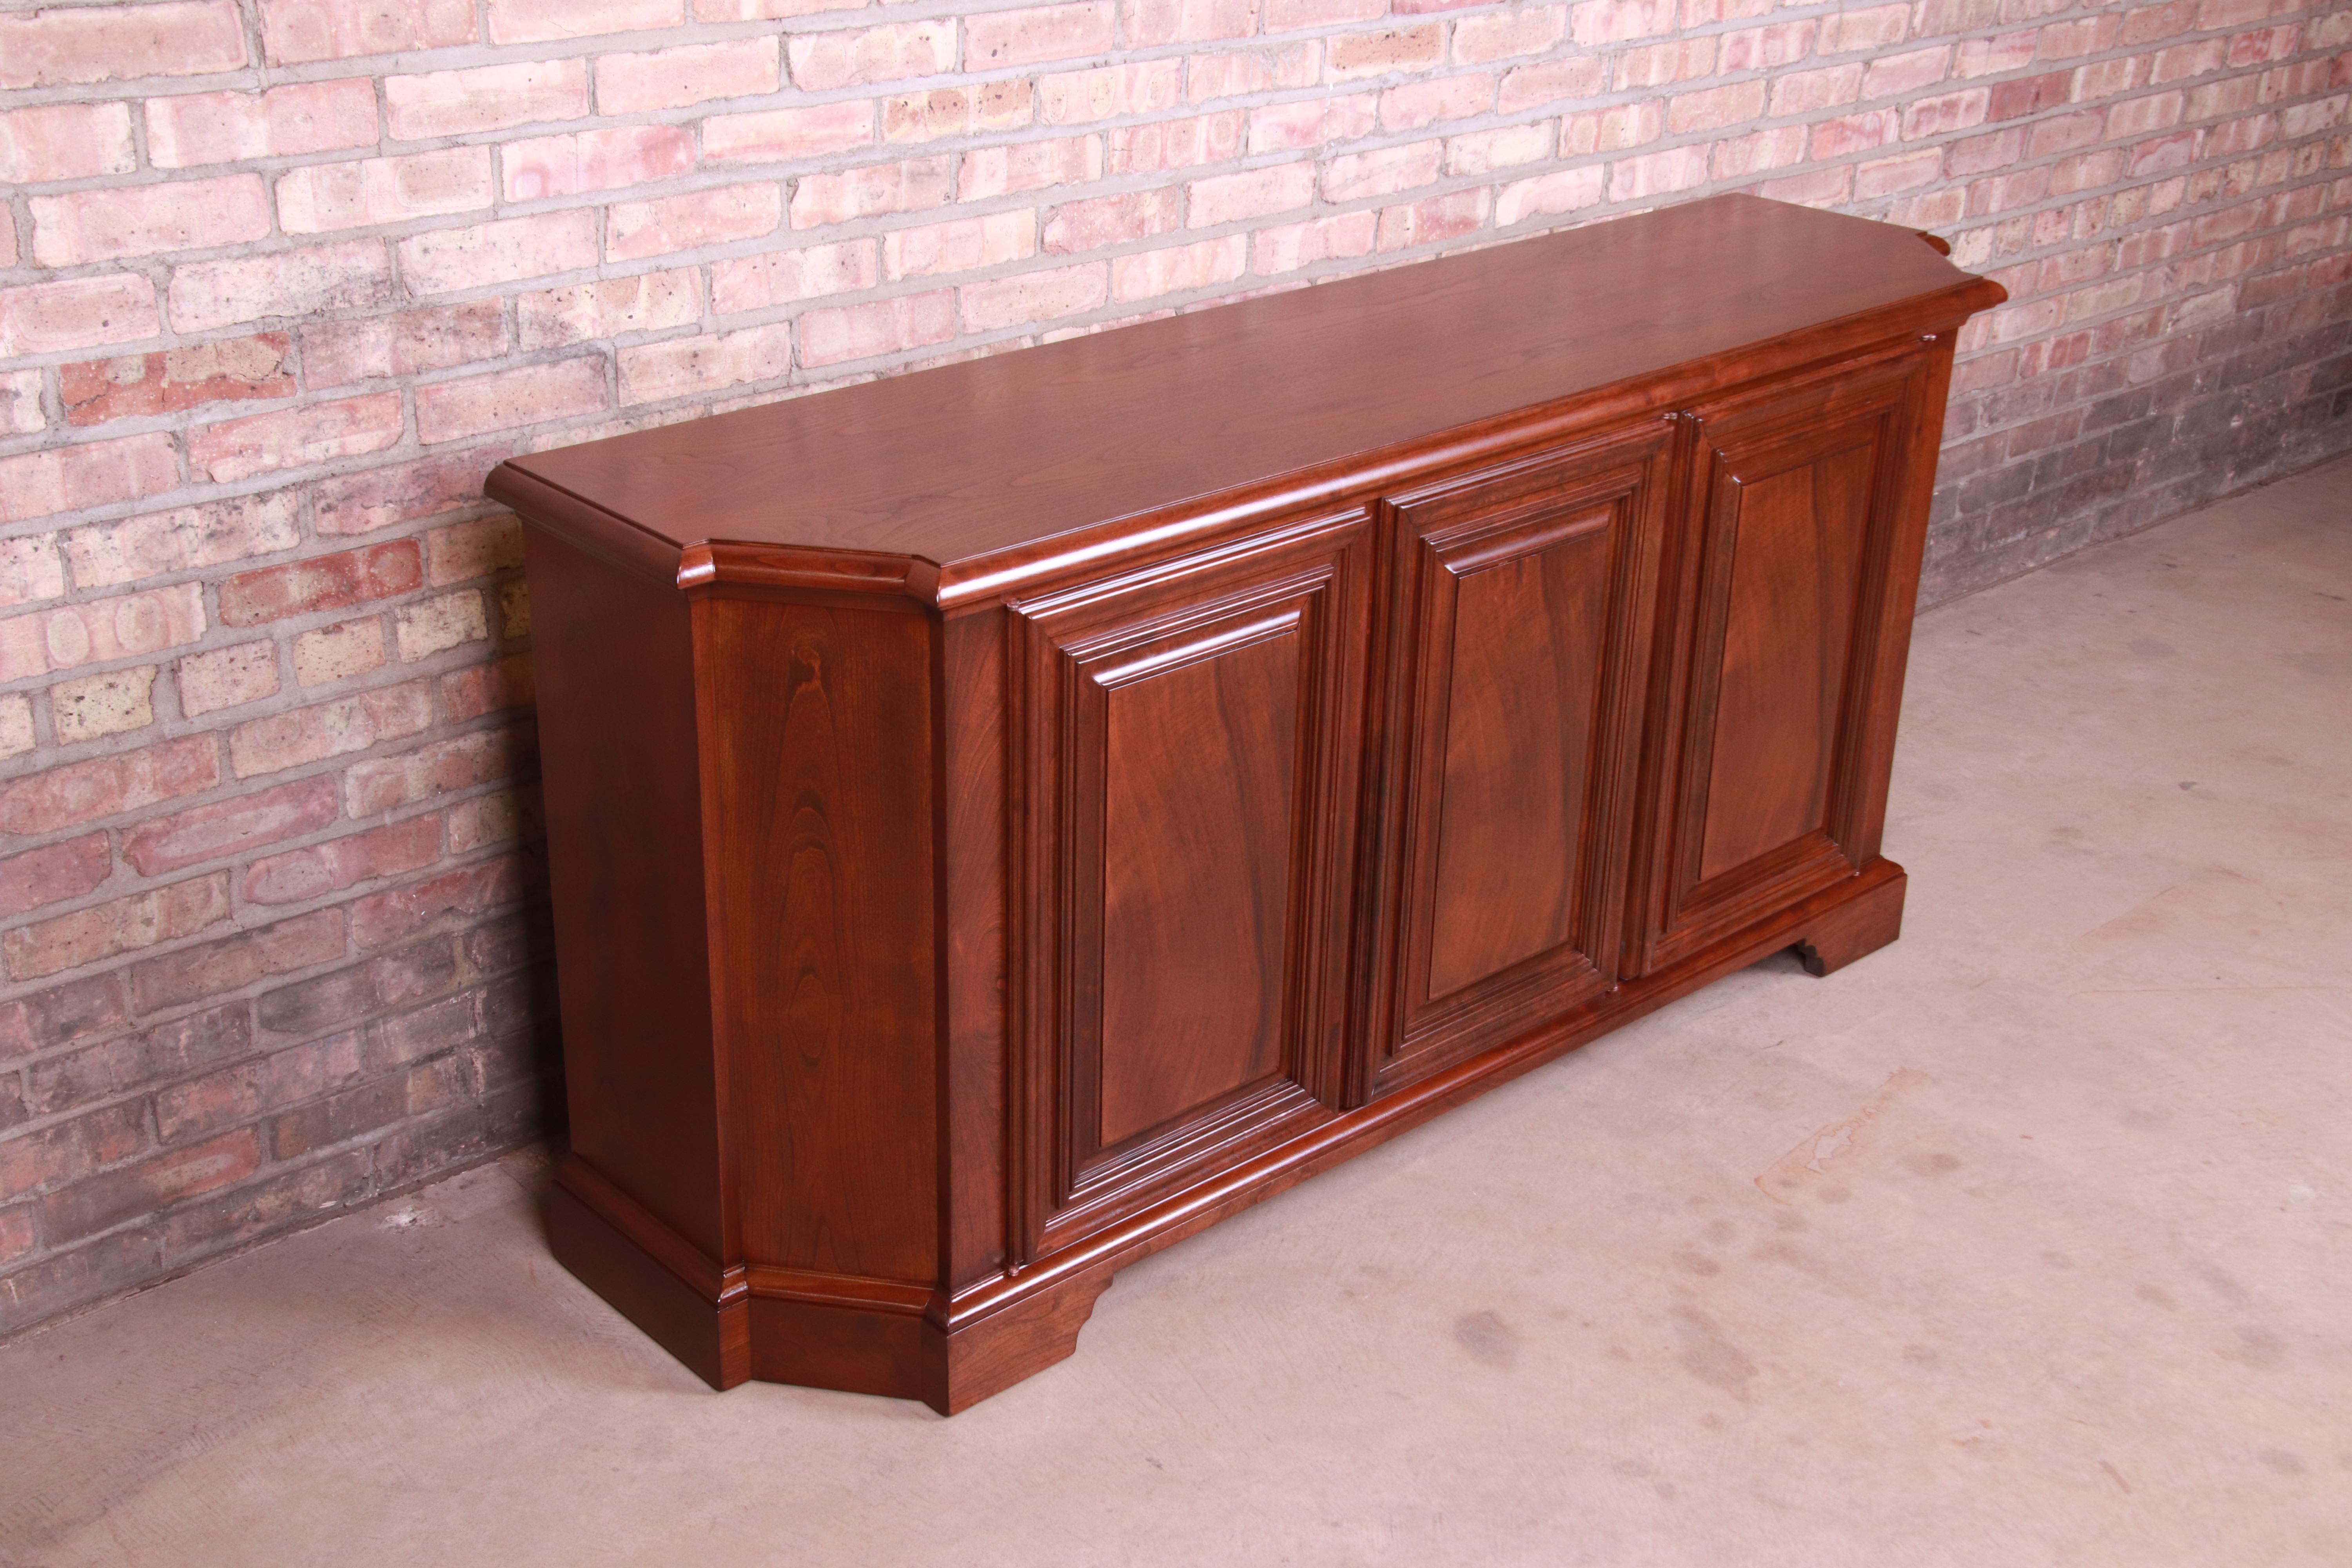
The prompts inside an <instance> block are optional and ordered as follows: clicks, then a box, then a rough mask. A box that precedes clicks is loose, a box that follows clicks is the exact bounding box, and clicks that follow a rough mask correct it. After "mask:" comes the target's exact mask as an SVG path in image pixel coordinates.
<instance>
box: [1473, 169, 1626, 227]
mask: <svg viewBox="0 0 2352 1568" xmlns="http://www.w3.org/2000/svg"><path fill="white" fill-rule="evenodd" d="M1602 195H1603V187H1602V172H1601V170H1600V169H1599V168H1597V167H1587V168H1582V169H1562V170H1560V171H1559V173H1557V174H1538V175H1537V176H1536V177H1535V178H1534V179H1531V180H1520V181H1517V182H1515V183H1514V184H1507V185H1505V186H1504V187H1503V188H1502V189H1501V190H1500V191H1498V192H1496V195H1495V226H1496V228H1507V227H1509V226H1511V225H1513V224H1516V223H1520V222H1523V221H1524V220H1526V219H1528V218H1530V217H1537V216H1549V215H1552V214H1557V213H1567V212H1575V211H1577V210H1578V209H1579V208H1581V207H1588V206H1591V205H1593V204H1594V203H1595V202H1598V201H1600V200H1601V196H1602Z"/></svg>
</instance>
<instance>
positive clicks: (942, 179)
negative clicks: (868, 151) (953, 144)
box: [792, 149, 986, 228]
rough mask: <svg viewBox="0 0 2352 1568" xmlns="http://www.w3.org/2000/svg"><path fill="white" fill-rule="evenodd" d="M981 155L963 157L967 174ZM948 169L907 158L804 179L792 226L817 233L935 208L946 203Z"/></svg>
mask: <svg viewBox="0 0 2352 1568" xmlns="http://www.w3.org/2000/svg"><path fill="white" fill-rule="evenodd" d="M984 151H986V149H979V150H975V151H974V152H972V153H967V154H965V157H966V159H967V165H966V167H967V171H969V168H970V163H969V160H971V159H973V158H977V157H979V156H980V153H982V152H984ZM951 167H952V163H951V161H950V159H947V158H910V159H908V160H907V161H905V162H903V163H868V164H866V165H865V166H864V167H862V168H856V169H845V170H843V171H842V172H840V173H839V174H803V175H802V176H801V178H800V179H799V181H798V182H797V183H796V184H794V185H793V206H792V216H793V227H794V228H815V227H819V226H823V225H825V224H835V223H847V222H849V221H851V220H852V219H855V218H861V217H872V216H877V215H878V214H882V213H903V212H918V211H920V210H921V209H923V208H925V207H935V206H938V205H941V204H942V203H944V202H945V201H946V200H947V199H948V181H949V179H950V170H951ZM967 199H969V193H967Z"/></svg>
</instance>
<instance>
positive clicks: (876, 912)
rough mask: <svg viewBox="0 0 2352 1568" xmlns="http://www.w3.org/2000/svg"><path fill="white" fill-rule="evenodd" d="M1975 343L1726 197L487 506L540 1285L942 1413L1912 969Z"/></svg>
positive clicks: (515, 489)
mask: <svg viewBox="0 0 2352 1568" xmlns="http://www.w3.org/2000/svg"><path fill="white" fill-rule="evenodd" d="M2000 297H2001V296H2000V290H1999V289H1998V288H1997V287H1995V286H1993V285H1991V284H1990V283H1986V282H1984V281H1983V280H1981V279H1969V278H1968V277H1967V276H1966V275H1965V274H1962V273H1959V272H1958V271H1956V270H1954V269H1952V268H1950V267H1948V265H1947V264H1945V263H1944V262H1942V261H1941V260H1940V259H1938V258H1937V257H1936V255H1935V253H1934V251H1933V250H1932V249H1931V248H1930V247H1927V246H1923V245H1920V244H1919V243H1918V239H1917V237H1916V236H1915V235H1912V234H1910V233H1908V232H1906V231H1899V230H1890V229H1885V228H1884V227H1882V226H1874V225H1870V224H1865V223H1862V222H1860V221H1859V220H1853V219H1846V218H1840V217H1833V216H1830V215H1823V214H1812V213H1805V212H1802V211H1801V210H1800V209H1794V208H1788V207H1783V206H1781V205H1778V204H1774V203H1768V202H1759V201H1756V200H1753V199H1749V198H1727V199H1719V200H1715V201H1709V202H1703V203H1694V204H1690V205H1687V206H1685V207H1682V208H1675V209H1670V210H1667V211H1664V212H1659V213H1654V214H1650V215H1645V216H1642V217H1639V218H1634V219H1628V220H1624V221H1622V222H1621V223H1616V224H1611V225H1606V226H1600V227H1596V228H1594V229H1591V230H1585V231H1580V232H1578V233H1576V234H1571V235H1567V236H1561V237H1553V238H1549V239H1544V240H1539V241H1531V242H1528V243H1525V244H1520V245H1512V246H1506V247H1496V248H1493V249H1489V250H1486V251H1482V252H1479V253H1476V254H1475V255H1468V256H1464V257H1460V258H1453V259H1451V260H1448V261H1445V262H1442V263H1434V264H1429V265H1425V266H1421V267H1413V268H1398V269H1395V270H1393V271H1391V272H1384V273H1381V274H1378V275H1376V276H1373V277H1370V278H1366V279H1356V280H1352V281H1349V282H1347V283H1343V284H1339V285H1335V286H1332V287H1329V288H1318V289H1309V290H1303V291H1299V292H1297V293H1292V294H1286V295H1283V296H1280V297H1278V298H1273V299H1267V300H1257V301H1253V302H1250V303H1248V304H1245V305H1242V306H1237V307H1234V308H1232V309H1229V310H1209V311H1201V312H1197V313H1194V314H1192V315H1188V316H1185V317H1181V318H1177V319H1175V320H1172V321H1163V322H1159V323H1154V324H1152V325H1150V326H1148V327H1144V328H1139V329H1134V330H1130V331H1118V332H1106V333H1102V334H1098V335H1097V336H1095V337H1091V338H1088V339H1085V340H1080V341H1076V342H1070V343H1065V344H1060V345H1055V347H1053V348H1050V349H1045V350H1039V351H1034V352H1029V353H1015V354H1009V355H1003V356H998V357H996V358H993V359H991V360H989V361H986V362H984V363H972V364H968V365H963V366H959V367H955V368H954V369H952V370H951V371H943V372H939V373H926V374H921V375H912V376H906V377H901V378H898V379H896V380H894V381H890V382H884V383H877V384H871V385H867V386H863V387H859V388H856V389H852V390H851V391H848V392H844V393H835V394H828V395H823V396H817V397H809V398H803V399H798V400H794V401H793V402H792V403H789V404H787V405H779V406H777V407H773V408H766V409H757V410H748V411H745V412H744V413H743V414H741V415H736V416H725V417H723V418H721V419H716V420H707V421H698V422H695V423H693V424H690V425H686V426H674V427H670V428H668V429H666V430H661V431H652V432H646V433H644V434H642V435H640V436H633V437H622V438H619V439H616V440H614V441H611V442H600V443H591V444H589V445H587V446H584V447H576V448H572V449H570V450H568V451H566V452H562V453H551V454H540V455H536V456H534V457H532V458H526V459H520V460H519V465H520V466H507V467H503V468H501V469H500V470H499V474H498V475H496V476H494V478H493V480H492V483H491V487H490V488H491V489H492V490H493V492H494V493H495V494H497V495H499V497H500V498H501V499H504V500H509V502H510V504H512V505H514V506H515V507H516V508H517V509H518V510H520V512H521V513H522V514H523V516H524V517H525V520H526V523H527V534H528V537H529V539H530V563H529V565H530V574H531V584H532V592H533V595H534V598H535V600H536V610H537V615H538V616H539V620H540V637H539V640H538V647H537V650H536V657H537V658H538V661H539V665H540V688H541V723H542V732H543V734H544V735H545V736H546V737H547V763H548V801H549V821H550V834H551V863H552V865H553V867H554V868H555V893H556V899H557V902H558V919H557V942H558V950H559V962H560V969H561V976H562V1003H563V1008H564V1025H565V1050H566V1057H567V1062H568V1065H569V1071H570V1074H571V1081H572V1102H573V1112H574V1137H575V1142H576V1145H577V1147H576V1151H575V1154H574V1157H573V1158H572V1159H571V1160H569V1161H567V1162H566V1163H565V1164H564V1165H563V1166H562V1171H561V1173H560V1174H559V1177H558V1189H559V1190H558V1194H557V1195H556V1197H555V1198H553V1199H551V1205H550V1209H549V1226H550V1240H551V1246H552V1247H553V1248H554V1250H555V1252H556V1255H557V1257H558V1258H560V1259H562V1261H563V1262H564V1264H565V1265H566V1267H568V1268H572V1270H573V1271H574V1272H575V1273H577V1274H578V1275H579V1276H580V1277H581V1278H583V1279H586V1280H587V1281H589V1283H590V1284H591V1285H593V1287H594V1288H595V1289H597V1290H598V1291H599V1292H601V1293H602V1294H604V1296H605V1298H606V1299H607V1300H611V1301H612V1302H613V1303H614V1305H616V1306H617V1307H619V1308H620V1309H621V1310H623V1311H624V1312H625V1313H627V1314H628V1316H629V1317H630V1318H631V1319H632V1321H635V1322H637V1323H638V1324H639V1325H640V1326H641V1327H643V1328H645V1329H646V1331H647V1332H648V1333H650V1334H652V1335H653V1336H654V1337H655V1338H656V1340H657V1341H659V1342H661V1343H662V1344H664V1345H665V1346H667V1347H668V1348H669V1349H670V1350H671V1351H672V1352H674V1353H676V1354H677V1355H678V1356H679V1357H680V1358H681V1359H682V1360H684V1361H686V1362H687V1363H688V1364H689V1365H691V1366H693V1367H694V1368H695V1369H696V1370H697V1371H698V1373H701V1374H702V1375H703V1376H704V1377H706V1378H708V1379H709V1380H710V1381H712V1382H713V1383H714V1384H719V1385H721V1386H724V1385H726V1384H731V1383H734V1382H738V1381H740V1380H741V1379H743V1378H745V1377H758V1378H764V1379H772V1380H777V1381H785V1382H793V1383H804V1384H814V1385H817V1386H822V1387H829V1388H837V1389H848V1390H857V1391H864V1392H868V1393H877V1394H892V1395H897V1396H900V1397H908V1398H919V1399H922V1400H924V1401H926V1402H927V1403H929V1405H931V1406H932V1408H934V1409H937V1410H940V1411H941V1412H943V1413H945V1412H952V1411H955V1410H960V1409H962V1408H965V1407H967V1406H968V1405H971V1403H972V1402H973V1401H975V1400H977V1399H981V1398H984V1397H987V1396H988V1395H990V1394H993V1393H995V1392H997V1391H999V1390H1001V1389H1003V1388H1004V1387H1007V1386H1009V1385H1010V1384H1013V1382H1016V1381H1018V1380H1019V1379H1021V1378H1023V1377H1025V1376H1028V1375H1030V1374H1032V1373H1035V1372H1037V1371H1039V1370H1040V1369H1042V1368H1044V1367H1045V1366H1048V1365H1050V1364H1052V1363H1054V1362H1055V1361H1057V1360H1059V1359H1061V1358H1062V1357H1064V1356H1066V1355H1067V1354H1069V1353H1070V1351H1071V1349H1072V1347H1073V1345H1074V1344H1075V1342H1076V1336H1077V1333H1078V1331H1079V1329H1080V1327H1081V1326H1082V1325H1083V1324H1084V1323H1085V1321H1086V1320H1087V1314H1088V1312H1089V1311H1090V1310H1092V1307H1093V1304H1094V1301H1095V1300H1096V1298H1097V1296H1098V1295H1099V1294H1100V1292H1101V1291H1102V1289H1104V1288H1105V1287H1106V1286H1107V1285H1108V1283H1109V1282H1110V1280H1111V1279H1112V1277H1113V1275H1114V1274H1115V1273H1116V1271H1117V1270H1118V1268H1122V1267H1124V1266H1125V1265H1126V1264H1128V1263H1129V1262H1132V1261H1134V1260H1135V1259H1137V1258H1141V1257H1144V1256H1146V1255H1148V1254H1149V1253H1150V1252H1152V1251H1155V1250H1157V1249H1158V1248H1160V1247H1165V1246H1168V1245H1170V1244H1171V1243H1173V1242H1175V1241H1177V1240H1179V1239H1181V1238H1182V1237H1185V1236H1189V1235H1191V1234H1193V1233H1194V1232H1196V1231H1198V1230H1199V1229H1201V1228H1202V1227H1203V1226H1207V1225H1211V1224H1213V1223H1214V1222H1215V1221H1216V1220H1218V1219H1220V1218H1222V1217H1223V1216H1225V1215H1230V1214H1232V1213H1234V1212H1236V1211H1237V1210H1239V1209H1241V1208H1243V1207H1245V1206H1247V1205H1250V1204H1253V1203H1255V1202H1258V1201H1261V1200H1262V1199H1264V1198H1265V1197H1266V1196H1268V1195H1270V1194H1274V1193H1276V1192H1279V1191H1281V1190H1283V1189H1285V1188H1286V1187H1287V1186H1289V1185H1291V1184H1295V1183H1297V1182H1298V1181H1301V1180H1304V1179H1306V1178H1307V1176H1310V1175H1312V1174H1314V1173H1316V1172H1318V1171H1320V1170H1323V1169H1326V1168H1328V1166H1330V1165H1332V1164H1334V1163H1337V1162H1339V1161H1340V1160H1344V1159H1346V1158H1349V1157H1350V1156H1351V1155H1353V1154H1354V1153H1356V1152H1360V1151H1361V1150H1363V1149H1365V1148H1368V1147H1370V1146H1371V1145H1372V1144H1373V1143H1376V1142H1380V1141H1381V1140H1382V1139H1385V1138H1389V1137H1392V1136H1394V1135H1396V1134H1397V1133H1398V1132H1400V1131H1403V1130H1405V1129H1406V1128H1409V1127H1411V1126H1413V1125H1415V1124H1417V1123H1418V1122H1419V1121H1423V1120H1426V1119H1427V1118H1428V1117H1430V1116H1433V1115H1434V1114H1437V1113H1438V1112H1440V1111H1442V1110H1444V1109H1445V1108H1447V1107H1448V1106H1451V1105H1453V1104H1455V1103H1458V1102H1459V1101H1461V1100H1464V1099H1466V1098H1468V1097H1469V1096H1471V1095H1474V1094H1476V1093H1478V1092H1481V1091H1482V1090H1484V1089H1486V1088H1488V1087H1491V1086H1492V1085H1494V1084H1496V1083H1499V1082H1502V1081H1504V1080H1505V1079H1508V1078H1510V1077H1511V1076H1513V1075H1515V1074H1517V1073H1518V1072H1521V1071H1525V1070H1527V1069H1528V1068H1530V1067H1532V1066H1534V1065H1536V1064H1537V1063H1538V1062H1541V1061H1543V1060H1547V1059H1549V1058H1551V1057H1553V1056H1556V1055H1558V1054H1559V1052H1561V1051H1563V1050H1566V1049H1569V1048H1570V1047H1573V1046H1575V1045H1578V1044H1580V1043H1581V1042H1583V1041H1585V1040H1588V1039H1591V1038H1593V1037H1596V1036H1598V1035H1600V1034H1601V1033H1604V1032H1606V1031H1607V1030H1609V1029H1612V1028H1614V1027H1617V1026H1621V1025H1622V1024H1624V1023H1625V1022H1627V1021H1629V1020H1631V1019H1633V1018H1635V1017H1639V1016H1643V1014H1645V1013H1647V1012H1649V1011H1650V1010H1652V1009H1653V1008H1655V1007H1657V1006H1660V1005H1664V1003H1665V1002H1667V1001H1670V1000H1672V999H1673V998H1674V997H1675V996H1679V995H1683V994H1687V993H1688V992H1690V991H1691V990H1693V989H1695V988H1696V987H1697V986H1700V985H1702V984H1706V983H1707V982H1708V981H1710V980H1712V979H1714V978H1716V977H1717V976H1719V975H1721V974H1724V973H1727V972H1728V971H1729V970H1731V969H1733V968H1736V967H1738V965H1740V964H1743V963H1750V962H1752V961H1754V960H1755V959H1756V958H1758V957H1760V956H1762V955H1763V954H1765V953H1767V952H1772V951H1774V950H1775V949H1778V948H1781V947H1786V946H1789V945H1791V944H1794V945H1795V946H1796V947H1797V948H1798V949H1799V951H1800V952H1801V954H1802V955H1803V956H1804V959H1805V962H1806V963H1807V964H1808V965H1809V966H1811V967H1812V968H1813V969H1814V970H1815V972H1816V973H1827V972H1829V971H1832V970H1834V969H1836V968H1838V967H1839V966H1841V965H1843V964H1846V963H1853V962H1854V961H1855V960H1856V959H1858V958H1860V957H1861V956H1863V955H1864V954H1865V953H1867V952H1871V951H1874V949H1875V948H1877V947H1879V946H1881V945H1884V944H1885V942H1889V941H1892V940H1894V938H1895V934H1896V933H1897V931H1899V929H1900V925H1901V919H1902V911H1903V902H1904V893H1905V880H1904V877H1903V873H1902V871H1901V869H1900V868H1898V867H1895V865H1893V864H1892V863H1891V862H1889V861H1887V860H1885V858H1882V857H1881V856H1880V853H1879V838H1880V836H1881V832H1882V828H1883V824H1884V820H1885V785H1886V778H1887V773H1888V771H1889V768H1890V767H1891V763H1892V758H1893V750H1894V743H1895V719H1896V710H1897V708H1898V705H1899V700H1900V693H1901V684H1902V674H1903V659H1904V654H1905V650H1906V647H1907V637H1908V631H1909V624H1910V616H1911V611H1912V605H1913V600H1914V597H1915V595H1916V587H1917V582H1918V568H1919V557H1920V552H1921V550H1922V547H1923V543H1924V532H1925V526H1926V517H1927V505H1928V499H1929V495H1930V493H1931V488H1932V483H1933V470H1934V463H1935V450H1936V437H1937V429H1938V426H1939V423H1940V419H1941V415H1942V407H1943V400H1944V397H1945V394H1946V390H1947V388H1948V380H1949V374H1950V364H1951V353H1952V341H1953V332H1954V330H1955V329H1956V328H1957V326H1958V323H1959V322H1960V321H1962V320H1963V319H1964V318H1965V316H1966V315H1967V314H1969V312H1970V311H1972V310H1976V309H1979V308H1981V307H1982V306H1983V305H1984V304H1987V303H1990V302H1991V301H1993V300H1998V299H1999V298H2000ZM527 470H528V471H527Z"/></svg>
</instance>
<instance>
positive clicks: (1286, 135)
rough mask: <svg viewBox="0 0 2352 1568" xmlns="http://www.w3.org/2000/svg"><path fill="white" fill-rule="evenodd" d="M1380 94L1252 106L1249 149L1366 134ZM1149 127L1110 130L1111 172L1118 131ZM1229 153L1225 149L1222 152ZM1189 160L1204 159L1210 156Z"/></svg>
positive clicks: (1278, 149)
mask: <svg viewBox="0 0 2352 1568" xmlns="http://www.w3.org/2000/svg"><path fill="white" fill-rule="evenodd" d="M1395 90H1401V89H1392V90H1391V94H1390V95H1388V96H1393V93H1394V91H1395ZM1381 97H1382V95H1380V94H1375V93H1369V92H1360V93H1354V94H1349V95H1345V96H1341V97H1338V98H1308V99H1299V100H1295V101H1292V102H1289V103H1270V104H1267V105H1266V106H1265V108H1263V109H1254V110H1250V113H1249V121H1248V125H1249V150H1250V151H1251V152H1252V153H1301V152H1305V151H1307V150H1308V149H1309V148H1315V147H1323V146H1328V144H1330V143H1331V142H1352V141H1354V140H1355V139H1356V138H1358V137H1360V136H1369V135H1370V134H1371V133H1372V132H1373V131H1374V130H1376V129H1378V127H1379V125H1380V113H1381ZM1202 118H1204V119H1205V118H1209V117H1207V116H1202ZM1152 129H1155V127H1151V126H1134V127H1130V128H1129V131H1128V132H1124V133H1123V132H1112V133H1111V135H1112V138H1113V140H1112V145H1111V167H1112V170H1113V172H1114V173H1124V172H1125V171H1124V168H1123V167H1122V164H1121V160H1120V157H1119V153H1120V148H1119V144H1118V138H1119V137H1120V136H1121V135H1122V134H1132V133H1133V132H1141V131H1148V130H1152ZM1232 155H1233V153H1232V152H1231V151H1230V150H1228V151H1227V152H1226V153H1224V155H1223V156H1224V157H1231V156H1232ZM1209 161H1210V160H1207V159H1196V160H1192V162H1200V163H1206V162H1209ZM1217 161H1219V162H1222V161H1223V160H1222V159H1220V160H1217ZM1150 166H1151V167H1166V166H1168V165H1150Z"/></svg>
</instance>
